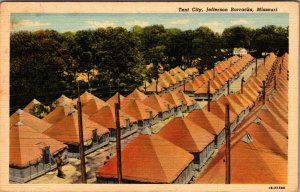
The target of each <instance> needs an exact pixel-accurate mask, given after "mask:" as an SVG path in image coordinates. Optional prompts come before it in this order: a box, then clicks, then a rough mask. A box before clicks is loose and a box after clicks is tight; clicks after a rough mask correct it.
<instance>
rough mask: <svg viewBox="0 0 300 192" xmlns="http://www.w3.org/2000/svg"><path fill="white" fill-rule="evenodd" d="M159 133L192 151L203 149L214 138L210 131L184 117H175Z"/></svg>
mask: <svg viewBox="0 0 300 192" xmlns="http://www.w3.org/2000/svg"><path fill="white" fill-rule="evenodd" d="M158 135H159V136H161V137H163V138H165V139H167V140H168V141H170V142H171V143H173V144H175V145H177V146H179V147H181V148H182V149H184V150H186V151H188V152H191V153H198V152H201V151H203V149H205V147H206V146H207V145H208V144H210V143H211V142H212V141H213V140H214V136H213V135H212V134H211V133H210V132H208V131H207V130H205V129H203V128H202V127H200V126H198V125H197V124H195V123H194V122H192V121H191V120H190V119H189V118H183V117H175V118H173V119H172V120H171V121H169V122H168V123H167V124H166V125H165V126H163V128H162V129H161V130H160V131H159V133H158Z"/></svg>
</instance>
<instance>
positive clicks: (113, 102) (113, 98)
mask: <svg viewBox="0 0 300 192" xmlns="http://www.w3.org/2000/svg"><path fill="white" fill-rule="evenodd" d="M118 94H120V93H119V92H116V93H115V94H114V95H113V96H112V97H110V98H109V99H108V100H106V103H108V104H110V105H112V106H113V105H114V104H115V103H117V102H118ZM124 98H125V97H124V96H123V95H121V94H120V101H122V100H123V99H124Z"/></svg>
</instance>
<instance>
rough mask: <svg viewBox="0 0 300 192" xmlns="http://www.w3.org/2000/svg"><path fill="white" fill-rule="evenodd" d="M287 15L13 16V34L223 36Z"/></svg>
mask: <svg viewBox="0 0 300 192" xmlns="http://www.w3.org/2000/svg"><path fill="white" fill-rule="evenodd" d="M288 19H289V15H288V13H249V14H247V13H201V14H199V13H13V14H12V15H11V29H12V31H14V32H15V31H20V30H28V31H36V30H40V29H53V30H56V31H59V32H67V31H78V30H84V29H96V28H99V27H104V28H105V27H117V26H121V27H125V28H127V29H129V30H130V29H131V28H132V27H133V26H134V25H139V26H141V27H145V26H148V25H153V24H162V25H164V26H165V28H179V29H181V30H188V29H196V28H198V27H200V26H207V27H209V28H211V29H212V30H213V31H215V32H219V33H222V31H223V30H224V28H227V27H230V26H234V25H244V26H246V27H251V28H254V29H255V28H261V27H263V26H265V25H277V26H282V27H287V26H288Z"/></svg>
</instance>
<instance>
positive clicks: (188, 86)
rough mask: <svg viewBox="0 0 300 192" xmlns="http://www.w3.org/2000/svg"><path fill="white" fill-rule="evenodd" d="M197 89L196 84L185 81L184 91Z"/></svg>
mask: <svg viewBox="0 0 300 192" xmlns="http://www.w3.org/2000/svg"><path fill="white" fill-rule="evenodd" d="M197 89H198V86H196V85H195V84H194V83H193V82H192V81H188V82H186V83H185V91H189V92H195V91H196V90H197Z"/></svg>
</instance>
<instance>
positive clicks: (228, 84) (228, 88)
mask: <svg viewBox="0 0 300 192" xmlns="http://www.w3.org/2000/svg"><path fill="white" fill-rule="evenodd" d="M229 93H230V83H229V80H228V81H227V95H229Z"/></svg>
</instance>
